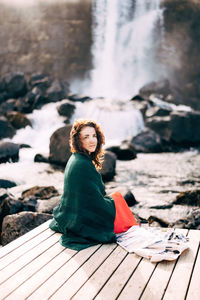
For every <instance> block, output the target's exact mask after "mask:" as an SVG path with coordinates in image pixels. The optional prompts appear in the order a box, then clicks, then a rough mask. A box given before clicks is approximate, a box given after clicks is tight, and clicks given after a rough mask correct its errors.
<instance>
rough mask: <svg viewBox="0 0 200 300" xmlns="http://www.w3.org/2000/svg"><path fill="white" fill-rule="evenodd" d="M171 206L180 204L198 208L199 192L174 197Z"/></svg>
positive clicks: (199, 202) (194, 191) (199, 201)
mask: <svg viewBox="0 0 200 300" xmlns="http://www.w3.org/2000/svg"><path fill="white" fill-rule="evenodd" d="M173 204H182V205H190V206H199V207H200V190H193V191H185V192H182V193H180V194H179V195H178V196H176V199H175V200H174V202H173Z"/></svg>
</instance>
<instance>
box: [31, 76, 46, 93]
mask: <svg viewBox="0 0 200 300" xmlns="http://www.w3.org/2000/svg"><path fill="white" fill-rule="evenodd" d="M51 83H52V80H51V79H50V78H49V76H48V75H46V74H42V73H37V74H32V75H31V77H30V80H29V84H30V86H31V87H32V88H33V87H35V86H37V87H39V89H40V90H42V91H46V90H47V89H48V88H49V87H50V85H51Z"/></svg>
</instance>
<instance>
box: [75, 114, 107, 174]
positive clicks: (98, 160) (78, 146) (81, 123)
mask: <svg viewBox="0 0 200 300" xmlns="http://www.w3.org/2000/svg"><path fill="white" fill-rule="evenodd" d="M86 126H89V127H93V128H94V129H95V131H96V135H97V147H96V150H95V151H94V152H92V153H91V154H89V153H88V151H87V150H85V149H84V148H83V146H82V143H81V139H80V132H81V130H82V129H83V128H84V127H86ZM104 144H105V136H104V134H103V132H102V130H101V127H100V126H99V125H98V124H97V123H96V122H95V121H93V120H90V119H78V120H75V121H74V124H73V126H72V129H71V132H70V147H71V149H70V150H71V152H72V153H74V152H78V153H82V154H85V155H87V156H89V157H90V158H91V160H92V161H93V163H94V165H95V167H96V169H97V170H100V169H101V168H102V163H103V158H104V151H103V149H102V146H103V145H104Z"/></svg>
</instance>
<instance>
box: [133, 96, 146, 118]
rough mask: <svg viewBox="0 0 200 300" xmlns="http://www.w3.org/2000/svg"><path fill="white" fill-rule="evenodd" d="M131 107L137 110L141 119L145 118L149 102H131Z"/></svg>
mask: <svg viewBox="0 0 200 300" xmlns="http://www.w3.org/2000/svg"><path fill="white" fill-rule="evenodd" d="M132 105H133V107H134V108H135V109H138V110H139V111H140V112H141V113H142V115H143V118H145V113H146V111H147V109H148V107H149V102H148V101H136V100H135V101H133V102H132Z"/></svg>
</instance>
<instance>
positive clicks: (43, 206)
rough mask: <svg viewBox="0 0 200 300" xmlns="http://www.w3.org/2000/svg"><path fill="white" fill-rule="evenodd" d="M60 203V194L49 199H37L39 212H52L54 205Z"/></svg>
mask: <svg viewBox="0 0 200 300" xmlns="http://www.w3.org/2000/svg"><path fill="white" fill-rule="evenodd" d="M59 203H60V196H58V197H52V198H51V199H48V200H37V208H36V209H37V212H39V213H47V214H52V213H53V209H54V207H56V206H57V205H58V204H59Z"/></svg>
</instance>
